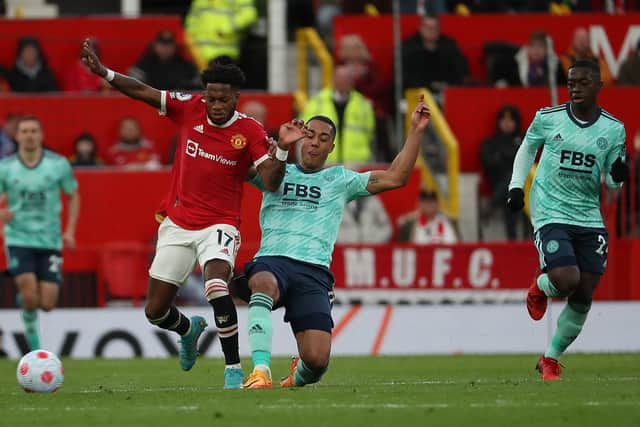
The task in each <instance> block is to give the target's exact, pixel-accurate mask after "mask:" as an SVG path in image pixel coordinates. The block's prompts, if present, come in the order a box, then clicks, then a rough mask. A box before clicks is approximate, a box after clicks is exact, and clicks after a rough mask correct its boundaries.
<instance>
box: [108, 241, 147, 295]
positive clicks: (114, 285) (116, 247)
mask: <svg viewBox="0 0 640 427" xmlns="http://www.w3.org/2000/svg"><path fill="white" fill-rule="evenodd" d="M151 252H152V248H151V246H150V245H148V244H144V243H140V242H112V243H108V244H106V245H104V246H103V249H102V251H101V254H100V265H99V271H98V280H99V281H102V282H103V283H102V289H105V290H106V293H107V300H113V299H131V300H132V301H133V305H134V306H139V305H140V301H141V300H143V299H144V297H145V296H146V295H147V283H148V277H149V274H148V269H149V264H150V261H151Z"/></svg>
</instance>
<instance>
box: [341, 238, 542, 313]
mask: <svg viewBox="0 0 640 427" xmlns="http://www.w3.org/2000/svg"><path fill="white" fill-rule="evenodd" d="M538 265H539V264H538V255H537V252H536V250H535V248H534V247H533V245H532V244H531V243H530V242H509V243H504V244H501V243H491V244H490V245H479V244H464V243H462V244H457V245H452V246H440V245H438V246H417V245H377V246H376V245H368V246H339V247H336V250H335V251H334V253H333V263H332V264H331V270H332V271H333V273H334V275H335V279H336V288H338V289H339V290H340V291H343V290H344V291H345V292H344V294H343V295H342V297H343V298H344V297H346V296H348V297H351V296H354V295H362V296H363V297H364V298H367V299H370V298H374V299H375V298H376V297H378V298H380V297H382V296H384V298H389V299H390V300H391V301H394V300H397V299H398V298H408V296H409V295H411V296H412V297H413V298H415V299H417V300H420V299H423V300H431V301H434V300H438V299H453V300H460V299H466V298H472V297H473V296H474V295H475V297H476V298H477V299H483V298H487V297H489V296H493V297H495V298H496V299H498V300H500V299H502V300H504V299H508V300H511V299H517V300H521V299H523V298H524V291H525V290H526V288H528V286H529V284H530V283H531V279H532V278H533V276H534V273H535V271H536V268H538ZM397 290H402V291H404V292H395V291H397ZM365 291H366V292H365ZM371 291H376V292H377V293H376V292H371ZM477 291H483V292H477ZM337 295H338V298H340V297H341V296H340V292H338V293H337Z"/></svg>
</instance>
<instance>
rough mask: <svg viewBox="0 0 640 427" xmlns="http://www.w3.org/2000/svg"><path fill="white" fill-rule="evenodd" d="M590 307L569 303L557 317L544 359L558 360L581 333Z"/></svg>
mask: <svg viewBox="0 0 640 427" xmlns="http://www.w3.org/2000/svg"><path fill="white" fill-rule="evenodd" d="M590 308H591V306H590V305H584V304H577V303H572V302H569V303H568V304H567V305H566V306H565V307H564V309H563V310H562V312H561V313H560V316H558V327H557V328H556V331H555V333H554V334H553V338H551V343H550V344H549V348H548V349H547V351H546V352H545V353H544V357H550V358H552V359H555V360H558V359H559V358H560V356H561V355H562V353H564V352H565V350H566V349H567V347H569V345H571V343H572V342H573V341H574V340H575V339H576V338H577V337H578V335H579V334H580V331H582V325H584V322H585V321H586V320H587V314H588V313H589V309H590Z"/></svg>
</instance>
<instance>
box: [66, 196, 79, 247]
mask: <svg viewBox="0 0 640 427" xmlns="http://www.w3.org/2000/svg"><path fill="white" fill-rule="evenodd" d="M79 215H80V194H79V193H78V191H77V190H76V191H74V192H73V193H71V194H69V201H68V214H67V226H66V227H65V230H64V233H63V234H62V239H63V241H64V246H65V248H67V249H74V248H75V247H76V237H75V235H76V224H77V223H78V216H79Z"/></svg>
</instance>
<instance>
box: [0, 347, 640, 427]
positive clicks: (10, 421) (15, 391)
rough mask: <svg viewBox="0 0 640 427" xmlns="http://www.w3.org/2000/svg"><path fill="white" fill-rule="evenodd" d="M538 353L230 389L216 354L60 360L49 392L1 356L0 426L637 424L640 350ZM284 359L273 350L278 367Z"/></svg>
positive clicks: (336, 367) (389, 362) (344, 368)
mask: <svg viewBox="0 0 640 427" xmlns="http://www.w3.org/2000/svg"><path fill="white" fill-rule="evenodd" d="M536 359H537V356H535V355H516V356H474V355H464V356H425V357H377V358H362V357H358V358H356V357H336V358H334V359H333V360H332V363H331V366H330V369H329V371H328V373H327V375H326V376H325V378H324V379H323V381H322V382H321V383H320V384H318V385H315V386H310V387H309V386H308V387H305V388H301V389H300V388H298V389H280V388H278V387H277V385H276V381H274V385H276V388H274V389H273V390H231V391H224V390H222V369H223V364H222V361H221V360H220V359H199V360H198V362H197V364H196V365H195V367H194V368H193V370H192V371H190V372H187V373H185V372H182V371H180V369H179V367H178V362H177V360H176V359H164V360H141V359H132V360H105V359H100V360H90V361H89V360H64V361H63V362H64V365H65V383H64V385H63V386H62V388H61V389H60V390H59V391H58V392H57V393H55V394H52V395H46V394H45V395H38V394H27V393H24V392H23V391H22V390H21V389H20V388H19V386H18V384H17V382H16V378H15V369H16V361H11V360H0V426H12V427H13V426H33V425H46V426H65V427H73V426H117V427H124V426H153V427H160V426H169V425H177V426H180V427H189V426H198V427H200V426H205V425H206V426H253V427H267V426H321V425H324V426H331V427H339V426H360V425H363V426H378V425H385V426H387V425H393V426H395V427H401V426H422V425H424V426H427V425H431V426H440V425H443V426H471V425H472V426H474V427H482V426H491V427H496V426H536V427H549V426H553V425H558V426H560V425H562V426H581V427H583V426H598V427H602V426H616V427H619V426H639V425H640V354H607V355H590V354H582V355H578V354H576V355H571V354H570V355H567V356H565V357H564V359H563V363H564V364H565V366H566V368H565V370H564V372H563V380H562V381H560V382H554V383H542V382H541V380H540V377H539V376H538V374H537V373H536V372H534V370H533V367H534V365H535V362H536ZM289 362H290V361H289V360H287V359H282V358H281V359H275V360H274V363H273V366H272V367H273V372H274V379H275V378H279V377H280V376H283V375H285V373H286V372H287V371H288V366H289ZM248 366H249V363H248V361H245V369H247V367H248ZM245 374H247V372H246V371H245Z"/></svg>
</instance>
